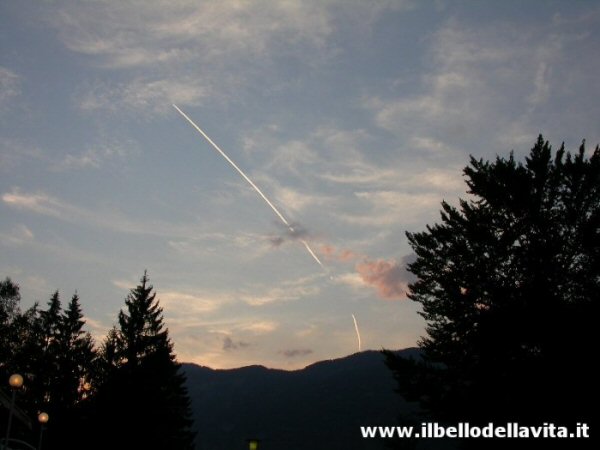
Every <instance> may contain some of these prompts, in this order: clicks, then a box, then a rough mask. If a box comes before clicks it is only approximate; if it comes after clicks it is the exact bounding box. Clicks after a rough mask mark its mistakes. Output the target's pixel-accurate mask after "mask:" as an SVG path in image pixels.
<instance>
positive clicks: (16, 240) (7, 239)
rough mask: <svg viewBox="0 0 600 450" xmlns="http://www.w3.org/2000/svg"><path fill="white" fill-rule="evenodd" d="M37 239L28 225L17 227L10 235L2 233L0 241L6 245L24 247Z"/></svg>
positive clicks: (0, 233)
mask: <svg viewBox="0 0 600 450" xmlns="http://www.w3.org/2000/svg"><path fill="white" fill-rule="evenodd" d="M34 239H35V236H34V234H33V232H32V231H31V230H30V229H29V228H28V227H27V225H23V224H20V225H17V226H16V227H14V228H13V229H12V230H10V231H9V232H8V233H3V232H0V240H1V241H2V244H4V245H7V244H8V245H17V246H18V245H23V244H26V243H29V242H32V241H33V240H34Z"/></svg>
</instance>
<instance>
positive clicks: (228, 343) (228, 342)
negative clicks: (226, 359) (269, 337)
mask: <svg viewBox="0 0 600 450" xmlns="http://www.w3.org/2000/svg"><path fill="white" fill-rule="evenodd" d="M249 346H250V343H248V342H244V341H236V342H234V341H233V339H231V337H229V336H225V337H224V338H223V350H225V351H231V350H238V349H242V348H246V347H249Z"/></svg>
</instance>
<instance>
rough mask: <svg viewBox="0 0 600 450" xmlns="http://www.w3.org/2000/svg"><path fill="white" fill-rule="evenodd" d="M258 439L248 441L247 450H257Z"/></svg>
mask: <svg viewBox="0 0 600 450" xmlns="http://www.w3.org/2000/svg"><path fill="white" fill-rule="evenodd" d="M258 443H259V440H258V439H248V450H258Z"/></svg>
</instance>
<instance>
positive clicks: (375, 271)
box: [356, 255, 413, 300]
mask: <svg viewBox="0 0 600 450" xmlns="http://www.w3.org/2000/svg"><path fill="white" fill-rule="evenodd" d="M412 258H413V256H412V255H409V256H407V257H404V258H403V261H402V262H401V263H399V262H397V261H394V260H384V259H377V260H369V259H366V260H364V261H363V262H361V263H358V264H357V265H356V271H357V272H358V274H359V275H360V277H361V279H362V281H363V282H364V283H365V284H366V285H369V286H372V287H374V288H375V289H376V290H377V293H378V295H379V296H380V297H381V298H383V299H386V300H399V299H404V298H405V297H406V292H407V290H408V283H410V282H412V281H413V276H412V274H411V273H410V272H408V271H407V270H406V263H407V262H408V261H410V260H411V259H412Z"/></svg>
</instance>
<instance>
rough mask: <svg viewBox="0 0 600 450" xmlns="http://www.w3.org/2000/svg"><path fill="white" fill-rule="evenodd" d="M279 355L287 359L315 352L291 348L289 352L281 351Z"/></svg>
mask: <svg viewBox="0 0 600 450" xmlns="http://www.w3.org/2000/svg"><path fill="white" fill-rule="evenodd" d="M278 353H279V354H281V355H283V356H285V357H286V358H296V357H298V356H306V355H310V354H311V353H313V351H312V350H311V349H310V348H290V349H287V350H280V351H279V352H278Z"/></svg>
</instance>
